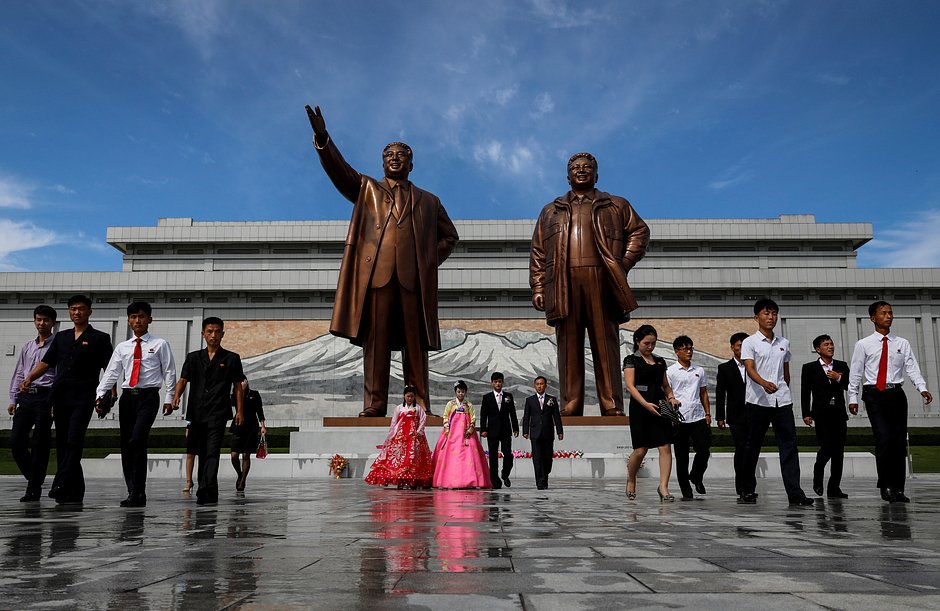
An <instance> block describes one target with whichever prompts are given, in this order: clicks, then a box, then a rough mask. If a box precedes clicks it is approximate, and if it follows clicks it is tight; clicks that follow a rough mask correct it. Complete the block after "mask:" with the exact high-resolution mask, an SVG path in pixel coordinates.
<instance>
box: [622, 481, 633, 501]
mask: <svg viewBox="0 0 940 611" xmlns="http://www.w3.org/2000/svg"><path fill="white" fill-rule="evenodd" d="M624 492H625V493H626V494H627V500H628V501H635V500H636V490H630V484H627V487H626V488H625V489H624Z"/></svg>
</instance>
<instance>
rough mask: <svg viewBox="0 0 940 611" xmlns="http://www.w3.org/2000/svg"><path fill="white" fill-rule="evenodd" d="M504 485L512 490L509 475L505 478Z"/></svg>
mask: <svg viewBox="0 0 940 611" xmlns="http://www.w3.org/2000/svg"><path fill="white" fill-rule="evenodd" d="M503 484H504V485H505V486H506V487H507V488H512V482H510V481H509V476H508V475H507V476H506V477H504V478H503Z"/></svg>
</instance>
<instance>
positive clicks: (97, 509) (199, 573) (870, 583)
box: [0, 477, 940, 611]
mask: <svg viewBox="0 0 940 611" xmlns="http://www.w3.org/2000/svg"><path fill="white" fill-rule="evenodd" d="M514 484H515V485H514V486H513V487H512V488H511V489H509V490H507V489H505V488H504V489H503V490H501V491H496V492H488V491H450V490H439V491H399V490H391V489H384V490H383V489H376V488H371V487H368V486H366V485H365V484H363V483H362V482H361V481H356V480H310V481H298V480H265V479H256V480H253V481H252V480H249V485H248V490H247V492H245V493H244V494H236V493H235V492H234V490H232V491H231V492H225V491H223V493H222V498H221V502H220V504H219V505H218V506H217V507H197V506H196V504H195V499H194V498H192V499H190V498H189V495H186V494H183V493H181V492H180V483H179V482H175V481H167V480H153V481H151V482H150V483H149V488H148V505H147V507H146V508H144V509H122V508H120V507H118V506H117V503H118V501H119V500H120V499H121V498H122V496H123V494H122V492H123V483H122V482H121V481H119V480H113V479H108V480H89V482H88V495H87V497H86V500H87V502H86V503H85V505H84V506H82V507H81V508H80V509H77V508H75V507H69V506H60V507H59V506H56V505H55V504H54V503H53V501H52V500H50V499H48V498H43V500H42V502H41V503H40V504H38V505H37V504H35V503H33V504H29V505H27V504H21V503H19V502H18V499H19V497H20V495H21V494H22V489H23V485H22V484H21V481H20V480H19V479H17V478H13V477H8V478H0V492H2V496H0V499H2V501H0V566H2V573H0V593H2V598H0V608H4V609H30V608H67V609H74V608H92V609H173V608H185V609H223V608H269V609H281V608H286V609H292V608H295V609H380V608H419V609H420V608H428V609H470V608H475V609H526V610H529V611H531V610H536V609H602V608H662V607H670V608H685V607H688V608H695V609H714V608H720V609H723V610H727V609H741V608H761V609H764V610H768V609H821V608H826V609H853V610H856V609H863V608H864V609H892V608H896V609H901V608H905V609H910V608H924V609H926V608H930V609H937V608H940V589H938V588H940V479H937V478H927V479H925V478H923V477H921V478H918V479H916V480H912V481H910V482H909V485H908V489H907V492H908V494H909V495H910V496H911V497H912V498H913V502H912V503H911V504H910V505H901V504H894V505H888V504H886V503H884V502H882V501H881V500H880V499H877V498H876V494H875V492H876V491H875V489H874V482H873V481H871V480H849V481H847V482H846V483H845V485H844V486H843V489H844V490H845V491H846V492H847V493H848V494H850V495H851V498H849V499H847V500H844V501H834V500H823V501H819V502H817V504H816V506H815V507H810V508H796V507H793V508H791V507H788V506H787V504H786V497H785V495H784V493H783V491H782V484H781V483H780V481H779V480H761V481H760V485H761V487H760V488H759V492H760V495H761V496H760V500H759V503H758V505H755V506H739V505H736V504H735V502H734V495H733V493H732V483H731V481H730V480H716V481H712V482H706V484H707V485H708V494H707V495H706V496H704V497H699V498H697V499H696V500H694V501H689V502H682V501H677V502H676V503H674V504H660V503H659V499H658V498H657V496H656V492H655V483H654V482H653V481H652V480H650V479H645V480H644V479H641V480H640V486H639V498H638V499H637V500H636V501H635V502H629V501H627V500H626V498H625V497H624V495H623V484H622V483H619V484H618V483H614V482H613V481H590V480H580V481H579V480H573V481H572V480H566V481H562V480H559V481H557V482H552V484H553V487H552V488H551V489H549V490H548V491H544V492H540V491H536V490H535V487H534V484H533V482H529V481H521V480H520V481H515V482H514Z"/></svg>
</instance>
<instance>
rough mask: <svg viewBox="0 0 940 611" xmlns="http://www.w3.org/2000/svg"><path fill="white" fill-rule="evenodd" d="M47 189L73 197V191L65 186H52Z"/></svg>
mask: <svg viewBox="0 0 940 611" xmlns="http://www.w3.org/2000/svg"><path fill="white" fill-rule="evenodd" d="M49 188H50V189H51V190H53V191H55V192H56V193H61V194H62V195H75V189H69V188H68V187H66V186H65V185H52V186H51V187H49Z"/></svg>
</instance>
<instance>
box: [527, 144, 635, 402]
mask: <svg viewBox="0 0 940 611" xmlns="http://www.w3.org/2000/svg"><path fill="white" fill-rule="evenodd" d="M597 178H598V173H597V160H596V159H594V156H593V155H591V154H590V153H577V154H575V155H573V156H572V157H571V159H569V160H568V183H569V184H570V185H571V190H570V191H568V193H566V194H565V195H562V196H561V197H559V198H557V199H556V200H555V201H553V202H551V203H550V204H548V205H547V206H545V207H544V208H543V209H542V213H541V214H540V215H539V220H538V222H537V223H536V225H535V232H534V233H533V234H532V254H531V258H530V261H529V285H530V286H531V287H532V292H533V295H532V304H533V305H534V306H535V309H536V310H539V311H544V312H545V318H546V320H547V321H548V324H549V325H551V326H553V327H555V338H556V340H557V343H558V377H559V385H560V386H561V415H562V416H581V415H583V414H584V334H585V331H586V332H587V336H588V339H589V340H590V342H591V355H592V356H593V359H594V375H595V378H596V380H597V397H598V400H599V402H600V410H601V414H602V415H604V416H622V415H623V381H622V378H621V374H620V323H623V322H626V321H628V320H630V312H632V311H633V310H635V309H636V308H637V303H636V299H634V297H633V291H631V290H630V285H629V284H627V272H629V271H630V270H631V269H632V268H633V266H634V265H636V263H637V262H638V261H639V260H640V259H642V258H643V255H644V254H646V246H647V244H648V243H649V237H650V230H649V227H647V225H646V223H644V222H643V219H641V218H640V215H638V214H637V213H636V212H635V211H634V210H633V206H631V205H630V202H628V201H627V200H625V199H624V198H622V197H617V196H616V195H611V194H609V193H605V192H603V191H598V190H597V189H596V188H595V185H596V184H597Z"/></svg>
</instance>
